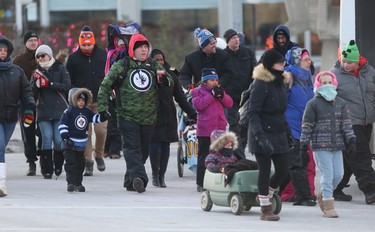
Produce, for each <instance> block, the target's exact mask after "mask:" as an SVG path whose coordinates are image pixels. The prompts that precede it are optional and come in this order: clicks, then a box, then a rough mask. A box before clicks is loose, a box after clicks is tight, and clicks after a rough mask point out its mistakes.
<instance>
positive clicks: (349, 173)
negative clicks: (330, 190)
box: [335, 151, 353, 192]
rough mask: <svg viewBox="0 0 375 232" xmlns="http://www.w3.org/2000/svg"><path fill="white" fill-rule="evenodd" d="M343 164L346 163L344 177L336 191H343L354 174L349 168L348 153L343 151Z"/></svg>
mask: <svg viewBox="0 0 375 232" xmlns="http://www.w3.org/2000/svg"><path fill="white" fill-rule="evenodd" d="M342 154H343V156H344V157H343V162H344V176H343V177H342V179H341V181H340V183H339V184H338V185H337V187H336V189H335V191H338V192H340V191H342V190H343V189H344V188H345V186H346V185H347V184H348V183H349V181H350V177H351V176H352V174H353V171H352V169H351V168H350V166H349V160H348V153H347V152H346V151H343V153H342Z"/></svg>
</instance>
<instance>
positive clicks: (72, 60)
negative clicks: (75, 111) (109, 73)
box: [66, 45, 107, 102]
mask: <svg viewBox="0 0 375 232" xmlns="http://www.w3.org/2000/svg"><path fill="white" fill-rule="evenodd" d="M106 60H107V52H106V51H105V50H104V49H102V48H100V47H98V46H97V45H95V47H94V50H93V51H92V54H91V56H86V55H85V54H84V53H83V52H82V51H81V49H79V48H78V49H77V51H75V52H74V53H72V54H71V55H70V56H69V58H68V61H67V62H66V68H67V69H68V71H69V74H70V79H71V81H72V87H77V88H87V89H89V90H90V91H91V93H92V95H93V102H97V98H98V91H99V87H100V84H101V83H102V81H103V78H104V76H105V74H104V69H105V62H106Z"/></svg>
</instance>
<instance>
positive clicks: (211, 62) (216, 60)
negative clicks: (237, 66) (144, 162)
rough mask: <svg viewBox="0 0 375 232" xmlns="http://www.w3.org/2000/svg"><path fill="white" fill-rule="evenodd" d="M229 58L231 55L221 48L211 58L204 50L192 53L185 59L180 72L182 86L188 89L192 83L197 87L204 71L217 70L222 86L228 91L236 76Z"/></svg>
mask: <svg viewBox="0 0 375 232" xmlns="http://www.w3.org/2000/svg"><path fill="white" fill-rule="evenodd" d="M229 58H230V57H229V54H228V53H227V52H226V51H224V50H221V49H220V48H216V53H214V54H212V55H210V56H207V55H206V53H204V52H203V51H202V49H198V50H196V51H194V52H191V53H190V54H188V55H187V56H186V57H185V63H184V64H183V66H182V68H181V70H180V80H181V83H182V86H184V87H185V88H186V87H187V86H188V85H190V84H192V83H193V84H194V85H195V86H197V85H198V83H199V82H200V81H201V77H202V69H203V68H215V69H216V72H217V74H218V76H219V81H220V83H221V85H222V86H223V87H224V89H227V86H228V84H229V82H230V81H231V80H232V78H233V75H234V68H233V64H232V61H231V60H230V59H229ZM192 79H193V82H192Z"/></svg>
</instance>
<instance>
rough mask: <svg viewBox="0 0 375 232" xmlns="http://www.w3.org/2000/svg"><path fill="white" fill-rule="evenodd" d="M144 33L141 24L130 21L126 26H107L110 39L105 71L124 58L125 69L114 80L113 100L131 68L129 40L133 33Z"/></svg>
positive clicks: (108, 38)
mask: <svg viewBox="0 0 375 232" xmlns="http://www.w3.org/2000/svg"><path fill="white" fill-rule="evenodd" d="M138 33H142V31H141V28H140V26H139V25H138V23H136V22H133V23H128V24H125V26H119V25H112V24H109V25H108V28H107V40H108V46H107V50H108V53H107V60H106V64H105V70H104V73H105V75H107V73H108V72H109V70H110V68H111V66H112V65H113V64H114V63H116V62H117V61H119V60H121V59H122V58H125V59H124V67H125V68H124V71H123V73H122V74H121V75H120V76H119V77H118V78H116V80H115V81H114V82H113V84H112V86H111V88H112V94H111V100H113V99H115V98H116V91H117V90H118V89H119V88H120V86H121V84H122V82H123V81H124V79H125V77H126V71H127V70H128V69H129V63H130V62H129V59H128V57H129V55H128V49H129V41H130V38H131V36H132V35H134V34H138Z"/></svg>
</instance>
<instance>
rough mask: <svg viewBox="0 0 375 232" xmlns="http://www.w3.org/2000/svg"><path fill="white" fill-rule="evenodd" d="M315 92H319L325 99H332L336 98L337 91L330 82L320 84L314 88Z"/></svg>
mask: <svg viewBox="0 0 375 232" xmlns="http://www.w3.org/2000/svg"><path fill="white" fill-rule="evenodd" d="M316 92H317V93H319V94H320V95H321V96H322V97H324V99H326V101H333V100H335V98H336V95H337V91H336V86H334V85H332V84H326V85H322V86H320V87H319V88H317V89H316Z"/></svg>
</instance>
